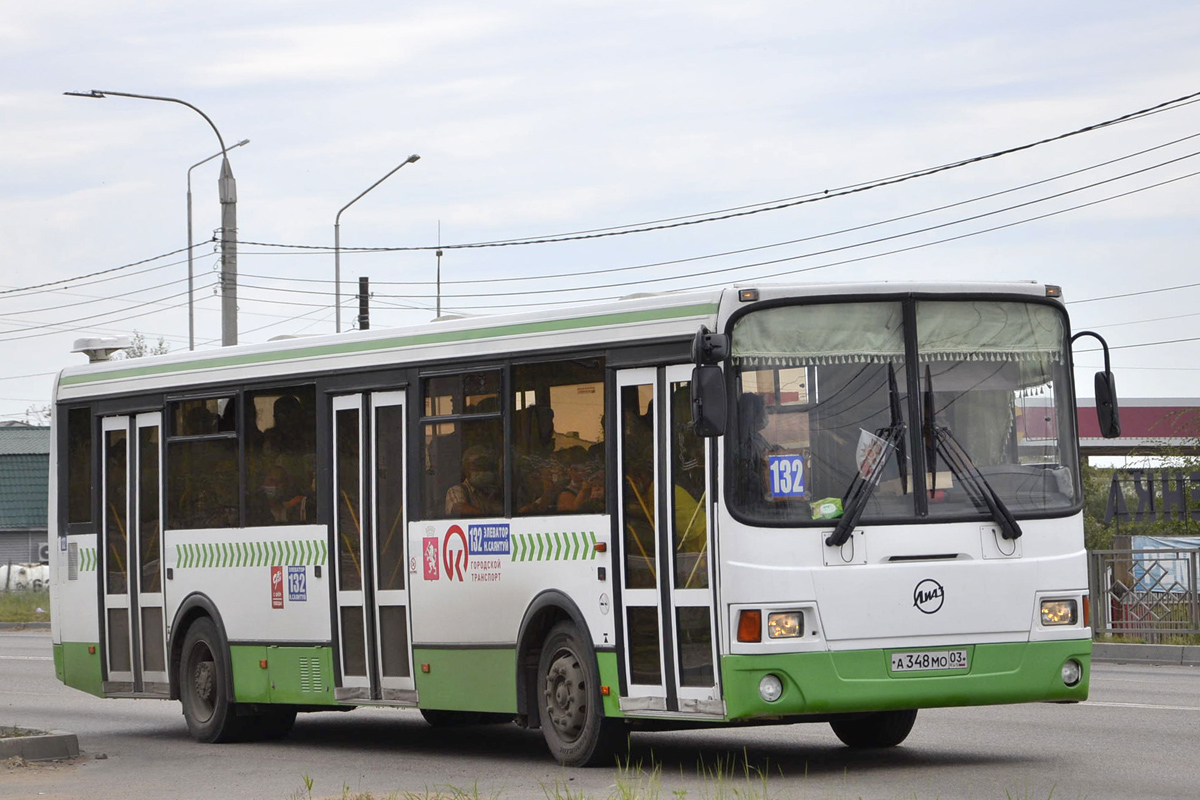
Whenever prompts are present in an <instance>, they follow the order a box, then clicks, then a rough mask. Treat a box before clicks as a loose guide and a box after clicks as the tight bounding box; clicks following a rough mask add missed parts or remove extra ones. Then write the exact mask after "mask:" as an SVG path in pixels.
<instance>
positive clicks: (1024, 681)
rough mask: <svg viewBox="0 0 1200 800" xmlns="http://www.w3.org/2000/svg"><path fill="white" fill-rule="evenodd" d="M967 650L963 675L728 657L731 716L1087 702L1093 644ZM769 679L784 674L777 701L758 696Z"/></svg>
mask: <svg viewBox="0 0 1200 800" xmlns="http://www.w3.org/2000/svg"><path fill="white" fill-rule="evenodd" d="M913 649H916V648H913ZM924 649H934V648H924ZM937 649H948V648H937ZM967 649H968V650H969V651H970V656H969V657H970V662H969V663H970V667H969V669H968V670H967V671H966V672H959V673H955V674H938V673H933V672H906V673H892V672H891V667H890V658H889V656H890V653H891V651H890V650H856V651H852V652H844V653H789V654H781V655H754V656H740V655H731V656H725V657H724V658H722V660H721V666H722V678H723V681H724V685H725V710H726V715H727V717H728V718H729V719H748V718H753V717H766V716H771V717H776V716H780V715H792V714H830V713H839V712H846V711H880V710H886V709H901V708H939V707H944V706H977V705H996V704H1002V703H1025V702H1035V701H1045V700H1075V701H1081V700H1086V699H1087V696H1088V680H1089V676H1090V665H1091V657H1092V643H1091V640H1088V639H1083V640H1069V641H1060V642H1029V643H1017V644H980V645H972V646H969V647H967ZM906 652H907V650H906ZM1069 658H1074V659H1075V660H1076V661H1078V662H1079V663H1080V664H1082V665H1083V670H1084V673H1083V680H1081V681H1080V682H1079V684H1077V685H1076V686H1073V687H1068V686H1065V685H1064V684H1063V682H1062V675H1061V672H1062V665H1063V663H1064V662H1065V661H1066V660H1067V659H1069ZM767 674H774V675H777V676H778V677H779V678H780V680H781V681H782V682H783V686H784V689H783V695H782V696H781V697H780V698H779V699H778V700H776V701H775V702H774V703H768V702H766V701H765V700H763V699H762V698H761V697H759V694H758V682H759V681H760V680H761V679H762V678H763V676H764V675H767Z"/></svg>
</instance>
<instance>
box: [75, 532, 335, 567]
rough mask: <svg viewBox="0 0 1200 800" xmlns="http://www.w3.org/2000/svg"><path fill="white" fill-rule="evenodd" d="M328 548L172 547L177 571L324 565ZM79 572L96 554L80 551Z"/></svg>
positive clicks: (288, 544)
mask: <svg viewBox="0 0 1200 800" xmlns="http://www.w3.org/2000/svg"><path fill="white" fill-rule="evenodd" d="M328 552H329V548H328V546H327V545H326V544H325V542H324V541H323V540H321V539H304V540H301V541H284V542H278V541H274V542H193V543H189V544H177V545H175V562H176V568H178V569H241V568H245V567H267V566H272V567H277V566H283V565H285V564H291V565H302V564H303V565H316V564H324V563H326V556H327V554H328ZM79 568H80V569H81V570H84V571H88V570H94V569H95V568H96V550H95V549H94V548H81V549H80V551H79Z"/></svg>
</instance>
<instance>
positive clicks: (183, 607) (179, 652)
mask: <svg viewBox="0 0 1200 800" xmlns="http://www.w3.org/2000/svg"><path fill="white" fill-rule="evenodd" d="M205 617H207V618H208V619H209V620H211V621H212V623H213V626H214V627H216V629H217V637H218V638H219V639H220V642H219V647H218V649H219V650H220V651H221V652H220V654H219V656H218V657H219V658H220V659H221V660H222V661H223V662H224V665H225V674H226V675H228V676H229V680H228V681H227V683H228V687H227V690H226V693H227V695H228V699H229V701H230V702H231V703H232V702H234V701H235V700H236V699H237V698H236V694H235V692H234V689H233V664H232V663H231V661H230V659H229V637H228V636H226V635H225V623H224V621H223V620H222V619H221V612H220V611H218V610H217V604H216V603H214V602H213V601H212V598H210V597H209V596H208V595H206V594H204V593H203V592H193V593H192V594H189V595H188V596H187V597H185V598H184V599H183V602H182V603H180V604H179V608H178V609H177V610H176V612H175V616H174V618H173V619H172V620H171V642H170V653H169V658H168V662H167V667H168V670H169V672H168V677H169V679H170V682H171V694H170V697H171V699H172V700H178V699H179V664H180V661H181V660H182V659H183V640H184V639H185V638H187V632H188V629H189V628H191V627H192V623H194V622H195V621H196V620H198V619H201V618H205Z"/></svg>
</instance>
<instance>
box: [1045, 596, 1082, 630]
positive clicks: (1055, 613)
mask: <svg viewBox="0 0 1200 800" xmlns="http://www.w3.org/2000/svg"><path fill="white" fill-rule="evenodd" d="M1078 619H1079V604H1078V603H1076V602H1075V601H1074V600H1043V601H1042V624H1043V625H1047V626H1049V625H1074V624H1075V622H1076V620H1078Z"/></svg>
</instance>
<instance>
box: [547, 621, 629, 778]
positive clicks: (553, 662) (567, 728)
mask: <svg viewBox="0 0 1200 800" xmlns="http://www.w3.org/2000/svg"><path fill="white" fill-rule="evenodd" d="M537 702H538V703H540V707H539V716H540V719H541V727H542V736H543V737H544V738H545V740H546V746H547V747H548V748H549V749H550V753H551V754H552V755H553V756H554V758H555V759H557V760H558V762H559V763H560V764H562V765H563V766H567V767H591V766H598V765H608V766H611V765H612V763H613V755H614V753H616V751H617V747H618V746H619V745H620V743H621V739H622V733H623V730H622V728H621V727H620V723H619V722H618V721H616V720H612V719H608V718H606V717H605V716H604V705H603V701H602V700H601V699H600V670H599V668H598V667H597V666H596V655H595V653H594V652H593V651H592V647H591V644H590V643H589V642H587V641H585V640H584V639H583V638H582V637H581V636H580V635H579V630H578V629H577V628H576V627H575V626H574V625H573V624H571V623H569V622H560V623H558V624H557V625H555V626H554V627H553V628H551V629H550V633H549V634H547V636H546V641H545V642H543V643H542V654H541V657H540V658H539V659H538V682H537Z"/></svg>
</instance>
